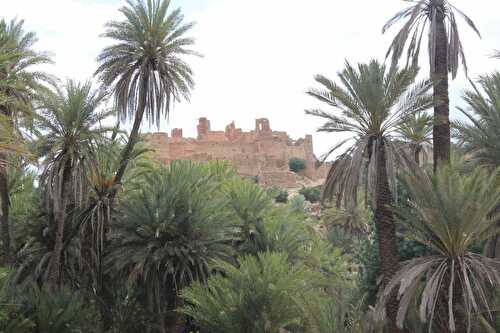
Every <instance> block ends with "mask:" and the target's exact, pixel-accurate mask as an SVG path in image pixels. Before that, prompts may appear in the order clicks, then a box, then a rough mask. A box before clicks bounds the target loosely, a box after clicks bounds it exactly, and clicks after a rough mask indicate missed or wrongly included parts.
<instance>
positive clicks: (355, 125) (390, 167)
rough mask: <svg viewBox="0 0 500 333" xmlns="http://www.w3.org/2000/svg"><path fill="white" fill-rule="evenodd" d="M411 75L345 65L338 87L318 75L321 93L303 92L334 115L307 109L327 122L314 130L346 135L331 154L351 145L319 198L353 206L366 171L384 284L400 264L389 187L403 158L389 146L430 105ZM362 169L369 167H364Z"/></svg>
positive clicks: (392, 314)
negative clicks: (415, 114)
mask: <svg viewBox="0 0 500 333" xmlns="http://www.w3.org/2000/svg"><path fill="white" fill-rule="evenodd" d="M416 75H417V70H414V69H403V70H398V69H397V68H396V67H392V68H391V69H387V68H386V67H385V66H384V65H381V64H380V63H378V62H377V61H376V60H372V61H371V62H370V63H369V64H359V65H358V66H357V68H356V67H353V66H351V64H349V63H347V64H346V68H345V69H344V70H343V71H342V72H341V73H340V74H339V79H340V82H341V85H339V84H336V83H334V82H332V81H330V80H329V79H328V78H326V77H324V76H322V75H317V76H316V81H317V82H318V83H319V84H320V85H321V86H322V89H311V90H309V92H308V93H309V95H311V96H313V97H315V98H317V99H318V100H319V101H321V102H323V103H325V104H326V105H328V106H330V107H333V109H334V110H336V111H338V113H337V114H334V113H331V112H327V111H323V110H320V109H315V110H306V113H307V114H310V115H313V116H317V117H320V118H323V119H326V123H325V124H324V125H323V126H322V127H320V128H319V131H323V132H332V133H347V134H350V137H349V138H348V139H346V140H344V141H342V142H340V143H339V144H337V145H336V146H334V147H333V148H332V149H331V150H330V152H329V154H331V153H333V152H335V151H337V150H338V149H339V148H340V147H344V146H345V145H346V144H347V143H349V142H350V143H351V145H350V146H348V148H347V150H346V152H345V153H344V154H343V155H341V156H340V157H339V158H338V160H337V163H336V164H335V167H332V169H331V170H330V172H329V173H328V176H327V179H326V183H325V185H324V197H325V198H332V197H333V196H334V195H338V196H339V197H341V198H342V200H343V201H344V202H346V203H347V205H346V206H348V205H352V204H353V202H355V201H356V200H357V192H358V187H359V183H360V179H361V178H362V175H363V173H364V170H368V172H367V174H366V175H363V176H364V178H365V179H366V180H367V181H368V184H369V185H370V186H368V190H369V191H371V192H372V194H373V196H374V198H375V206H374V207H375V214H374V215H375V223H376V229H377V235H378V243H379V251H380V252H379V253H380V261H381V271H382V274H383V280H384V282H385V283H388V282H389V281H390V279H391V277H392V276H393V275H394V273H396V271H397V270H398V265H399V263H398V261H399V259H398V249H397V239H396V229H395V225H394V216H393V211H392V208H391V207H392V191H391V187H390V184H391V180H392V179H393V178H394V168H395V165H396V163H397V161H399V162H404V161H405V160H406V161H408V159H405V158H404V155H402V154H403V151H402V150H401V149H400V145H396V144H394V142H393V136H394V135H395V133H396V130H397V128H398V127H399V126H400V125H401V124H402V123H403V122H405V121H406V120H407V119H408V117H409V116H411V115H412V114H413V113H416V112H419V111H424V110H426V109H427V108H429V107H430V106H431V105H432V104H431V102H432V100H431V98H430V95H429V94H427V91H428V89H429V88H430V85H429V84H428V82H421V83H418V84H416V85H413V83H414V81H415V77H416ZM326 157H327V156H325V158H326ZM365 163H366V164H365ZM364 164H365V166H366V165H367V166H368V167H363V165H364ZM392 183H394V182H392ZM397 306H398V305H397V302H396V301H395V300H393V302H391V303H390V304H388V306H387V312H388V316H389V318H390V321H389V329H390V332H398V331H399V330H398V329H397V327H396V312H397Z"/></svg>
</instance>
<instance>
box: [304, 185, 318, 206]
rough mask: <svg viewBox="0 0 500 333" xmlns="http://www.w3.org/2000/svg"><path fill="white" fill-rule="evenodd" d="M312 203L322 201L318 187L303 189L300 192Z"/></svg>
mask: <svg viewBox="0 0 500 333" xmlns="http://www.w3.org/2000/svg"><path fill="white" fill-rule="evenodd" d="M299 193H300V194H302V195H303V196H304V198H306V200H307V201H309V202H310V203H315V202H318V201H320V200H321V189H320V188H319V187H318V186H316V187H303V188H302V189H300V191H299Z"/></svg>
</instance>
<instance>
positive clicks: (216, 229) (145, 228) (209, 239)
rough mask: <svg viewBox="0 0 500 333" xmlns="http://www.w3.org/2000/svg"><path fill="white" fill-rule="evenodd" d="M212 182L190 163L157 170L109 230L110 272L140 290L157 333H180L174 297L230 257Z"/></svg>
mask: <svg viewBox="0 0 500 333" xmlns="http://www.w3.org/2000/svg"><path fill="white" fill-rule="evenodd" d="M214 178H216V176H214V175H213V174H210V172H207V169H204V168H203V166H200V165H196V164H194V163H192V162H174V163H172V164H171V165H170V166H169V167H168V168H167V167H159V168H158V169H157V170H156V171H155V172H152V173H150V174H147V175H145V180H144V182H143V183H142V186H141V187H140V188H138V189H137V190H136V191H133V192H131V193H129V195H128V196H126V197H125V199H124V202H123V205H122V206H121V207H120V212H121V214H120V216H119V218H118V223H116V225H115V226H114V228H113V229H112V235H111V241H112V243H113V244H114V245H113V250H112V252H111V254H110V255H109V257H108V258H107V259H108V262H109V265H110V266H109V267H111V268H113V269H114V270H115V271H117V272H121V273H122V274H124V275H125V277H126V278H127V280H128V281H131V282H133V283H134V284H135V285H136V286H137V287H139V288H142V289H143V290H144V292H145V295H146V300H145V303H146V305H147V307H148V309H149V311H152V312H153V313H155V314H156V315H157V316H158V327H159V328H160V332H163V333H165V332H178V331H179V329H180V328H181V327H180V326H182V325H183V323H182V318H180V317H179V316H178V315H177V314H176V312H175V311H174V310H175V309H176V307H178V306H179V305H181V302H180V299H179V298H178V297H177V294H178V292H179V291H180V290H181V289H182V288H183V287H184V286H186V285H188V284H189V283H191V282H192V281H205V280H206V279H207V278H208V275H209V274H210V268H209V263H210V261H211V260H213V259H221V260H230V258H231V256H232V253H231V252H232V251H231V242H232V240H231V238H230V231H231V230H232V228H231V226H230V225H229V224H228V223H227V221H228V219H227V214H226V212H225V209H224V206H223V205H224V200H222V199H223V198H222V195H221V196H220V197H219V196H218V194H217V193H218V192H219V188H220V185H221V184H220V183H219V182H217V181H214ZM207 193H210V194H211V196H212V198H211V200H207V197H206V195H207Z"/></svg>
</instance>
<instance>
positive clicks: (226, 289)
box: [182, 252, 318, 333]
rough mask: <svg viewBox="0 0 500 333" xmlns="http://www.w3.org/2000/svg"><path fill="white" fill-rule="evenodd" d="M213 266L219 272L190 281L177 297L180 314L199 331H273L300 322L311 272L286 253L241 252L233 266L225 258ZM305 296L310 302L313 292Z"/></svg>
mask: <svg viewBox="0 0 500 333" xmlns="http://www.w3.org/2000/svg"><path fill="white" fill-rule="evenodd" d="M216 267H217V270H218V271H219V272H223V274H218V275H214V276H212V277H210V278H209V279H208V282H207V283H206V284H202V283H199V282H197V283H194V284H193V285H192V286H190V287H189V288H187V289H186V290H185V291H184V292H183V295H182V296H183V297H184V298H185V299H186V300H187V303H188V304H189V305H187V306H185V307H184V309H183V312H184V313H187V314H188V315H190V316H191V317H193V318H194V320H195V322H196V324H198V325H199V326H200V327H201V328H202V329H203V330H204V331H206V332H220V333H233V332H242V333H247V332H262V333H274V332H282V331H285V330H286V329H287V328H288V327H294V326H295V327H297V326H298V327H300V326H299V325H301V324H303V321H304V317H305V316H304V310H303V308H304V307H305V304H304V303H305V301H304V298H305V297H304V294H306V293H307V292H310V290H311V289H312V287H311V285H312V284H311V276H312V274H311V273H310V272H308V271H307V270H304V267H300V266H294V265H291V264H290V262H289V260H288V258H287V257H286V255H284V254H281V253H279V252H262V253H259V254H258V256H257V257H256V256H243V257H242V258H241V260H240V262H239V267H236V266H233V265H231V264H229V263H227V262H218V263H216ZM309 296H310V297H311V299H315V300H316V298H317V296H318V295H316V294H313V293H311V292H310V293H309ZM309 301H311V300H309ZM308 319H309V318H308ZM287 331H288V330H287ZM307 332H310V331H307Z"/></svg>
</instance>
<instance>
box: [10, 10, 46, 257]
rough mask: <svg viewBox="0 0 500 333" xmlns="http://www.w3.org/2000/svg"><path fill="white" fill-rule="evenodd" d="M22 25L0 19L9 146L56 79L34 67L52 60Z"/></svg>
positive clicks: (17, 22) (19, 22)
mask: <svg viewBox="0 0 500 333" xmlns="http://www.w3.org/2000/svg"><path fill="white" fill-rule="evenodd" d="M23 24H24V22H23V21H17V20H15V19H14V20H12V21H10V22H6V21H5V20H4V19H2V20H0V97H3V98H0V116H1V117H2V118H3V122H4V123H5V126H4V129H6V130H7V131H8V132H10V135H9V133H5V134H6V135H5V136H6V137H7V138H8V140H7V141H3V142H2V143H3V144H4V145H5V144H6V145H7V146H8V147H11V146H12V145H11V144H12V142H11V139H10V138H12V137H16V136H18V134H19V133H18V131H17V129H18V126H19V120H20V119H21V118H22V117H23V116H26V115H27V114H29V112H30V111H31V103H32V101H33V100H34V99H35V98H36V97H37V96H38V95H39V94H40V93H43V92H45V91H46V88H45V86H43V83H53V82H54V79H53V78H52V77H51V76H49V75H47V74H45V73H43V72H40V71H36V70H34V68H36V66H38V65H41V64H47V63H52V61H51V60H50V58H49V57H48V56H47V55H45V54H43V53H38V52H36V51H34V50H33V46H34V44H35V43H36V42H37V38H36V36H35V34H34V33H32V32H28V33H26V32H25V31H24V28H23ZM14 147H15V146H14ZM7 151H8V150H7ZM7 151H6V150H3V149H2V150H1V151H0V161H1V162H0V201H1V204H0V223H1V225H2V243H3V252H4V259H5V261H6V262H11V260H12V258H11V244H10V228H9V195H8V189H7V173H6V172H7V169H6V161H7Z"/></svg>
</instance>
